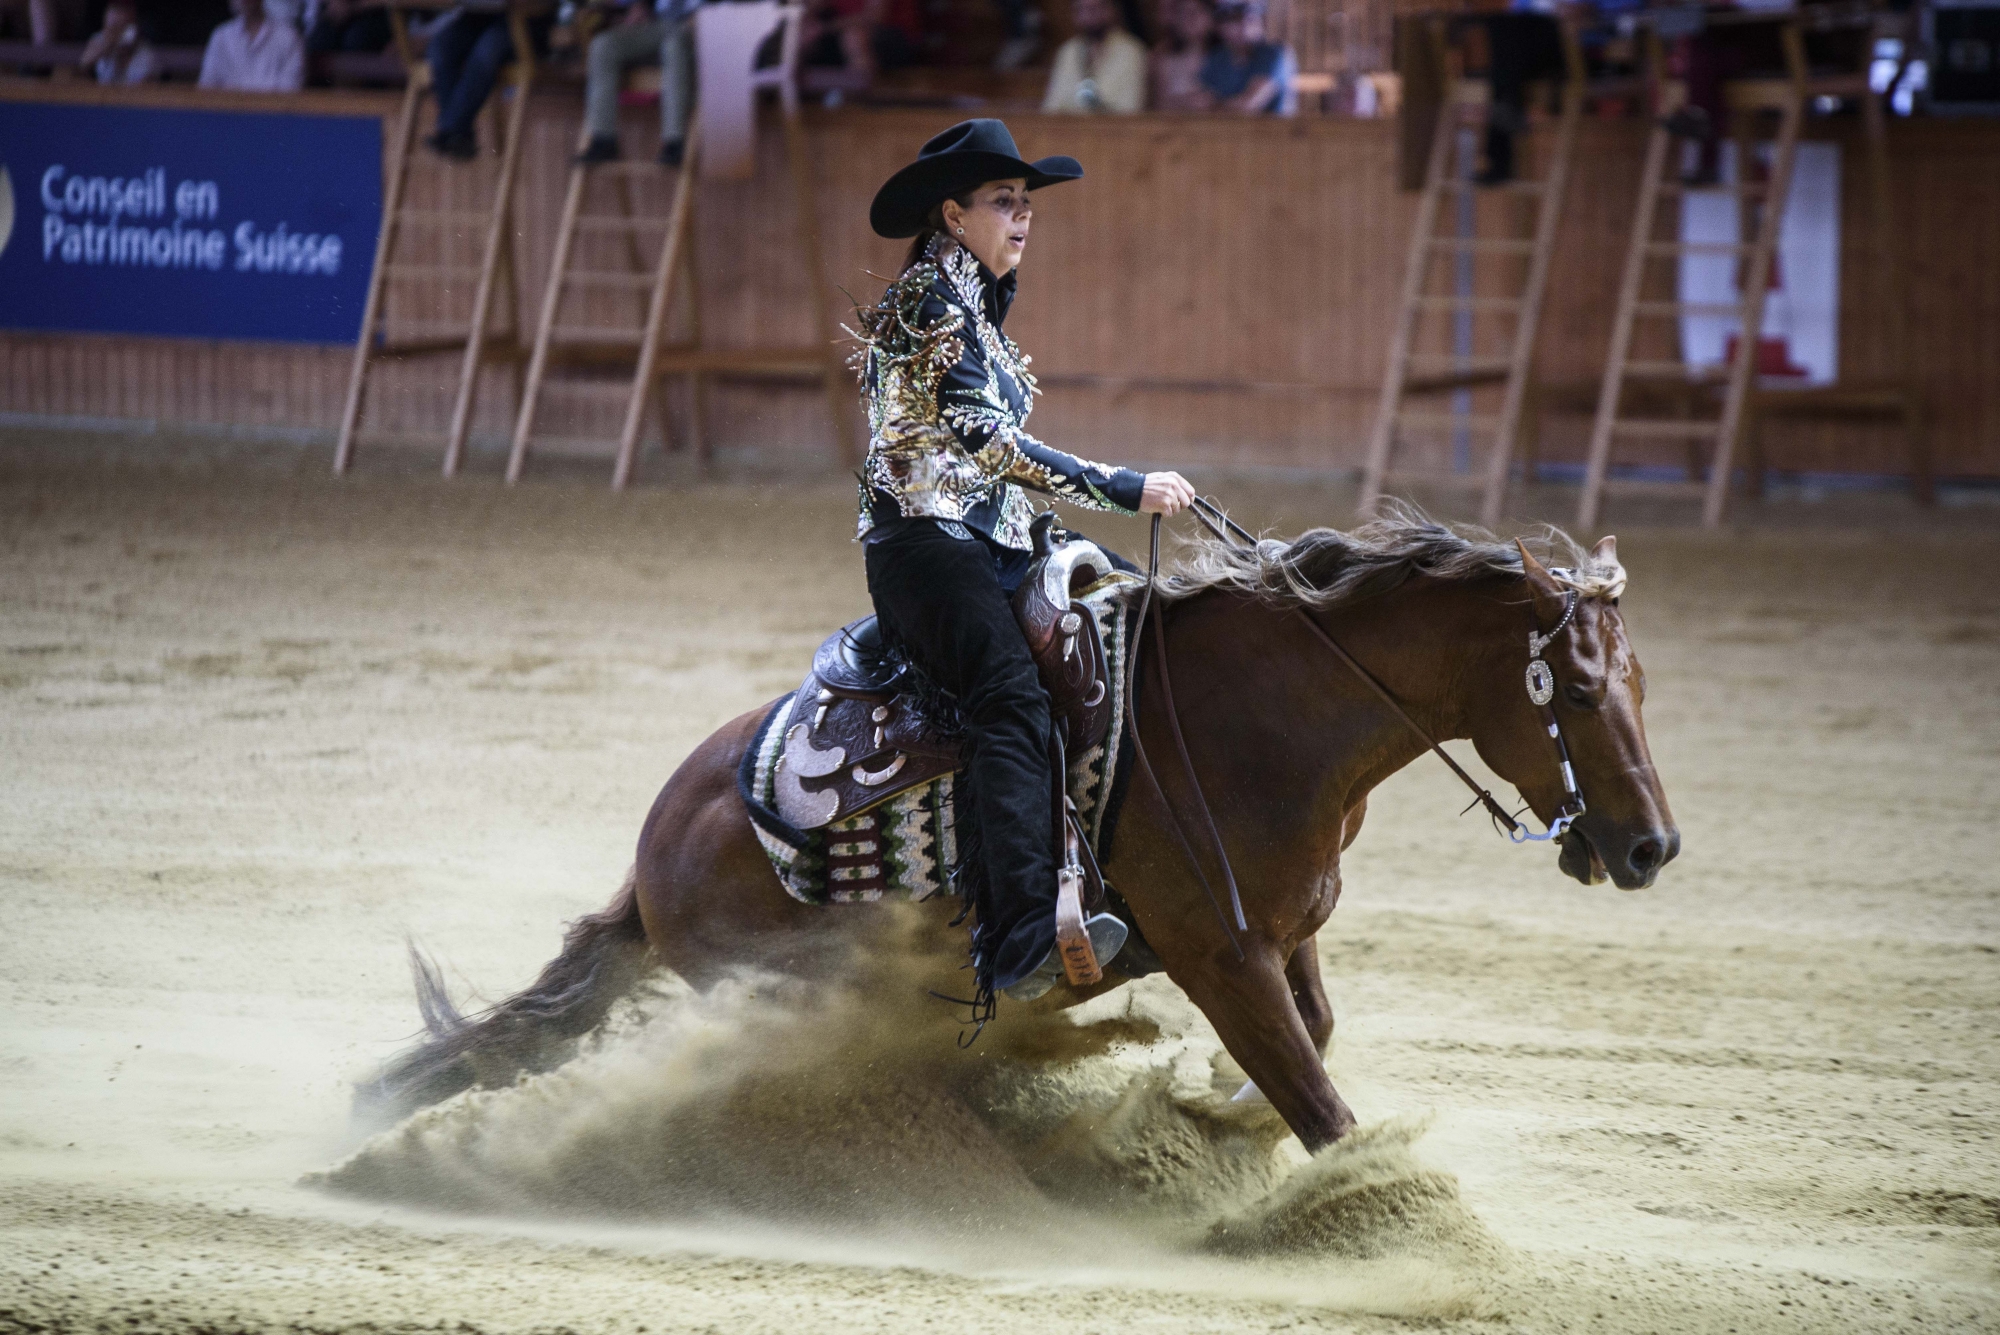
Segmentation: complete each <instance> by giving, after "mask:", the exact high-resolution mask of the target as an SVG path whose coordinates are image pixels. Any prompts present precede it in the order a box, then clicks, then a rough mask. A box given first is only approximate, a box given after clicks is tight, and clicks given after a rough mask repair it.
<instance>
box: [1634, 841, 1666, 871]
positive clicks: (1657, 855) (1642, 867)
mask: <svg viewBox="0 0 2000 1335" xmlns="http://www.w3.org/2000/svg"><path fill="white" fill-rule="evenodd" d="M1625 860H1626V861H1627V862H1630V863H1631V864H1632V870H1633V871H1636V872H1638V873H1640V874H1641V875H1644V874H1645V873H1647V872H1649V871H1653V870H1656V869H1657V868H1658V867H1659V865H1660V864H1661V863H1663V862H1665V861H1666V860H1667V858H1666V851H1665V850H1664V849H1662V848H1661V847H1660V841H1659V840H1657V839H1641V840H1640V841H1639V842H1638V843H1636V844H1634V845H1632V851H1631V852H1630V853H1628V854H1626V855H1625Z"/></svg>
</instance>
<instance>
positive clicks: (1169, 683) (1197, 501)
mask: <svg viewBox="0 0 2000 1335" xmlns="http://www.w3.org/2000/svg"><path fill="white" fill-rule="evenodd" d="M1189 513H1190V514H1192V515H1193V516H1194V517H1195V518H1196V519H1197V520H1199V521H1200V522H1201V524H1202V526H1203V527H1204V528H1206V529H1208V531H1209V532H1211V533H1213V534H1214V535H1215V536H1216V538H1217V539H1218V540H1220V541H1222V542H1225V543H1228V544H1229V545H1230V546H1234V547H1254V546H1256V543H1257V540H1256V538H1255V537H1253V536H1252V535H1251V534H1250V532H1249V530H1247V529H1245V528H1244V527H1243V526H1242V525H1241V524H1238V523H1237V522H1236V521H1235V520H1233V519H1231V518H1230V517H1229V515H1228V514H1227V513H1226V512H1224V510H1223V509H1222V507H1221V506H1219V505H1217V504H1216V503H1215V502H1214V501H1212V500H1210V499H1209V498H1208V497H1206V496H1197V497H1195V498H1194V500H1193V501H1192V502H1191V503H1190V506H1189ZM1159 574H1160V516H1159V515H1157V514H1156V515H1154V516H1153V528H1152V537H1151V550H1150V552H1149V554H1148V556H1147V566H1146V590H1145V592H1144V593H1143V594H1142V595H1141V596H1140V600H1139V614H1138V616H1137V617H1136V618H1135V620H1134V625H1135V626H1136V627H1137V629H1136V631H1135V632H1134V633H1135V634H1136V635H1138V636H1139V637H1140V643H1139V644H1138V646H1136V647H1135V648H1134V649H1133V651H1132V655H1131V659H1130V662H1129V663H1128V664H1127V679H1126V683H1125V684H1126V691H1125V699H1126V702H1127V704H1126V709H1127V712H1128V718H1129V722H1130V727H1131V730H1132V751H1133V754H1134V756H1136V757H1137V759H1138V761H1139V768H1140V770H1141V771H1142V772H1143V773H1144V774H1145V776H1146V779H1147V782H1149V783H1150V784H1152V786H1153V792H1154V793H1155V794H1157V795H1158V797H1159V799H1160V806H1161V808H1162V809H1163V810H1165V812H1166V813H1167V828H1168V830H1169V831H1170V832H1171V833H1172V834H1173V836H1174V841H1175V842H1176V843H1177V844H1179V845H1180V850H1181V855H1182V856H1183V857H1185V858H1186V859H1187V863H1188V865H1189V866H1190V867H1192V868H1193V869H1194V874H1195V877H1196V879H1197V880H1199V881H1200V882H1201V888H1202V889H1203V890H1204V891H1205V892H1206V893H1207V895H1208V902H1209V904H1210V905H1211V906H1213V907H1214V909H1215V915H1216V917H1217V918H1218V919H1219V920H1220V921H1221V923H1222V930H1223V933H1224V934H1225V935H1226V936H1228V937H1229V944H1230V945H1231V946H1232V947H1234V948H1235V951H1236V958H1237V959H1239V960H1241V959H1242V958H1243V946H1242V944H1241V943H1240V942H1238V941H1237V939H1236V933H1237V932H1239V931H1242V932H1247V931H1248V930H1250V924H1249V922H1248V921H1247V920H1246V919H1245V918H1244V916H1243V897H1242V895H1241V893H1240V892H1239V891H1238V890H1237V887H1236V873H1235V871H1234V869H1233V868H1231V867H1230V865H1229V853H1228V850H1227V849H1225V848H1224V847H1223V843H1222V834H1221V832H1220V831H1219V830H1217V829H1216V826H1215V817H1214V816H1213V815H1212V814H1211V813H1210V811H1209V808H1208V799H1207V798H1206V797H1205V796H1203V794H1202V791H1201V780H1200V778H1198V777H1197V776H1196V774H1195V772H1194V761H1193V760H1192V759H1191V758H1190V757H1189V755H1188V749H1187V740H1186V738H1185V737H1183V736H1182V734H1181V721H1180V711H1179V710H1178V709H1177V708H1175V706H1174V685H1173V676H1172V674H1171V673H1170V672H1169V671H1168V669H1167V627H1166V619H1165V617H1164V616H1163V615H1162V614H1161V612H1160V608H1159V605H1158V604H1157V603H1155V602H1154V601H1153V585H1154V583H1155V582H1156V581H1157V580H1158V578H1159ZM1579 601H1580V598H1579V596H1578V594H1577V591H1576V590H1575V589H1567V590H1565V591H1564V594H1563V614H1562V617H1561V618H1560V619H1559V620H1558V621H1557V622H1556V624H1555V627H1554V629H1552V630H1550V631H1549V632H1548V633H1547V634H1546V635H1545V634H1543V633H1541V629H1540V626H1539V623H1536V624H1531V625H1530V627H1529V630H1528V668H1527V678H1526V680H1527V687H1528V699H1529V701H1530V703H1532V704H1534V705H1535V706H1537V707H1538V708H1539V709H1540V710H1541V712H1542V724H1543V726H1544V727H1545V728H1546V729H1547V731H1548V735H1549V737H1550V739H1551V740H1553V741H1554V742H1555V747H1556V758H1557V762H1558V764H1559V765H1560V766H1561V769H1562V778H1563V790H1564V798H1563V804H1562V806H1561V807H1560V808H1558V809H1557V811H1556V816H1555V819H1554V820H1552V821H1550V822H1549V827H1548V829H1546V830H1544V831H1543V832H1542V833H1540V834H1536V833H1534V832H1533V831H1532V830H1530V829H1528V827H1527V826H1526V825H1523V824H1522V823H1521V822H1520V821H1518V820H1516V819H1515V818H1514V815H1513V814H1510V813H1509V812H1508V811H1507V809H1506V808H1505V807H1503V806H1501V805H1500V803H1499V802H1498V800H1496V799H1495V798H1494V796H1493V794H1492V793H1490V792H1488V791H1487V790H1486V789H1484V788H1482V787H1480V786H1479V784H1478V782H1477V781H1476V780H1475V779H1474V778H1473V777H1472V776H1471V775H1470V774H1467V773H1466V772H1465V769H1464V768H1463V767H1462V766H1461V765H1460V764H1459V763H1458V762H1457V761H1456V760H1453V759H1452V758H1451V754H1450V753H1449V752H1448V751H1446V750H1445V749H1444V747H1443V746H1441V745H1440V744H1439V743H1438V740H1437V739H1436V738H1435V737H1433V736H1431V734H1430V732H1429V731H1428V730H1426V729H1425V727H1424V726H1423V725H1422V724H1421V723H1418V722H1417V721H1416V720H1415V719H1414V718H1411V717H1410V713H1409V711H1408V710H1406V709H1404V708H1403V706H1402V705H1401V704H1400V703H1398V702H1397V700H1396V697H1395V696H1393V695H1391V694H1390V693H1389V690H1388V688H1387V687H1385V686H1383V685H1382V683H1381V682H1380V681H1378V680H1376V678H1375V674H1374V673H1372V672H1370V671H1369V670H1368V669H1367V668H1365V667H1363V666H1362V665H1361V664H1360V663H1359V662H1358V661H1357V660H1356V659H1355V657H1354V655H1352V654H1350V653H1348V652H1347V650H1345V649H1343V648H1342V647H1341V645H1340V642H1339V641H1337V640H1335V639H1334V638H1333V636H1331V635H1329V634H1328V633H1327V631H1326V628H1325V627H1324V626H1322V625H1320V624H1319V623H1318V622H1317V621H1315V620H1313V619H1312V618H1311V617H1310V616H1308V615H1306V613H1305V610H1304V609H1303V608H1295V609H1293V614H1294V615H1295V616H1296V617H1297V618H1298V619H1299V621H1300V622H1301V623H1303V624H1304V625H1305V627H1306V629H1307V630H1309V631H1311V632H1312V634H1313V637H1314V638H1315V639H1317V640H1318V641H1319V642H1320V643H1321V644H1324V645H1325V646H1326V647H1327V648H1328V649H1330V650H1332V651H1333V655H1334V657H1336V658H1338V659H1339V660H1340V661H1341V662H1342V663H1344V664H1346V665H1347V667H1348V668H1349V669H1350V670H1351V671H1352V672H1353V673H1354V675H1355V676H1357V677H1359V678H1360V679H1361V681H1362V682H1363V683H1364V684H1365V685H1366V686H1367V687H1368V689H1369V690H1371V691H1373V692H1374V693H1375V695H1376V696H1377V697H1378V698H1379V699H1380V700H1381V701H1382V703H1383V704H1385V705H1387V706H1388V707H1389V711H1390V712H1391V713H1393V714H1394V715H1395V716H1396V717H1397V718H1399V719H1401V720H1402V721H1403V724H1404V726H1406V727H1408V728H1409V730H1410V731H1411V732H1413V733H1415V734H1416V735H1417V736H1418V737H1419V738H1421V739H1422V740H1423V743H1424V745H1425V746H1426V747H1428V748H1429V749H1430V751H1431V753H1432V754H1433V755H1435V756H1437V758H1438V759H1439V760H1442V761H1443V762H1444V763H1445V765H1446V766H1447V767H1448V768H1449V769H1450V770H1451V772H1452V773H1453V774H1455V775H1457V776H1458V780H1459V782H1460V783H1463V784H1464V785H1465V786H1466V787H1467V788H1468V789H1470V790H1471V791H1472V794H1473V798H1472V802H1471V804H1470V805H1468V806H1467V807H1466V808H1465V810H1466V811H1470V810H1472V808H1473V807H1483V808H1485V810H1486V814H1487V816H1488V817H1489V818H1491V819H1492V821H1493V823H1494V826H1495V827H1496V828H1498V829H1500V830H1501V831H1502V832H1503V833H1505V834H1506V836H1507V838H1508V839H1509V840H1510V841H1512V842H1514V843H1517V844H1521V843H1543V842H1547V841H1549V840H1553V839H1560V838H1561V837H1562V836H1563V835H1564V834H1565V833H1566V832H1567V831H1568V830H1569V828H1570V826H1571V825H1573V824H1575V823H1576V821H1577V820H1578V818H1580V817H1581V816H1582V815H1583V814H1584V812H1585V811H1586V810H1588V808H1587V807H1586V806H1585V804H1584V800H1583V794H1582V792H1580V791H1579V790H1578V788H1577V784H1576V769H1575V767H1574V766H1573V765H1571V764H1570V759H1569V747H1568V746H1567V745H1566V744H1565V743H1564V741H1563V735H1562V728H1561V726H1560V725H1559V724H1558V723H1557V721H1556V715H1555V710H1554V709H1552V708H1551V707H1550V702H1551V701H1552V700H1554V698H1555V673H1554V671H1553V670H1552V669H1551V668H1550V667H1549V665H1548V663H1547V662H1545V661H1544V660H1543V658H1542V654H1543V652H1544V651H1546V650H1547V648H1548V647H1549V645H1550V644H1551V643H1553V642H1554V641H1555V639H1556V637H1557V636H1559V635H1561V634H1562V633H1563V632H1564V631H1565V630H1567V629H1569V627H1570V624H1571V623H1572V622H1573V621H1574V620H1575V618H1576V609H1577V604H1578V603H1579ZM1149 612H1150V613H1151V615H1152V619H1153V643H1154V646H1155V649H1154V654H1153V660H1154V663H1155V666H1156V667H1157V669H1158V671H1159V675H1160V702H1161V704H1163V705H1164V706H1165V707H1166V714H1167V724H1168V727H1169V728H1170V730H1171V732H1172V735H1173V741H1174V751H1175V753H1176V755H1177V756H1178V757H1179V759H1180V767H1181V777H1182V778H1184V779H1185V780H1186V782H1187V787H1188V791H1189V792H1191V793H1192V794H1193V795H1194V806H1195V810H1196V811H1197V812H1199V813H1200V815H1201V823H1202V826H1203V829H1204V832H1205V833H1206V834H1207V835H1208V843H1209V845H1210V847H1211V848H1213V849H1214V851H1215V859H1216V861H1217V862H1218V863H1219V864H1220V865H1221V868H1222V880H1223V886H1224V888H1225V889H1226V890H1227V891H1228V892H1229V909H1230V911H1229V913H1228V914H1227V915H1225V914H1224V913H1223V911H1222V903H1221V901H1220V900H1219V899H1218V898H1217V897H1216V894H1215V889H1214V887H1213V886H1211V885H1210V884H1209V880H1208V873H1207V872H1206V871H1204V870H1203V868H1202V865H1201V859H1200V858H1198V857H1196V856H1195V852H1194V847H1193V845H1192V844H1191V843H1190V842H1189V840H1188V837H1187V832H1186V831H1185V830H1183V829H1182V827H1181V821H1180V815H1179V813H1178V812H1176V811H1175V810H1174V804H1173V801H1172V800H1171V799H1170V798H1168V796H1167V792H1166V789H1165V788H1163V787H1162V786H1161V784H1160V779H1159V775H1158V774H1156V773H1155V772H1154V770H1153V762H1152V760H1151V758H1149V757H1148V756H1147V754H1146V743H1145V741H1144V740H1143V739H1142V738H1141V737H1140V735H1139V716H1138V701H1139V660H1140V658H1141V657H1143V656H1144V652H1145V641H1144V636H1145V630H1146V617H1147V614H1148V613H1149ZM1529 615H1530V616H1531V617H1532V616H1533V612H1532V611H1530V613H1529ZM1460 814H1461V815H1463V814H1464V813H1463V812H1461V813H1460ZM1232 919H1233V920H1234V922H1233V927H1232Z"/></svg>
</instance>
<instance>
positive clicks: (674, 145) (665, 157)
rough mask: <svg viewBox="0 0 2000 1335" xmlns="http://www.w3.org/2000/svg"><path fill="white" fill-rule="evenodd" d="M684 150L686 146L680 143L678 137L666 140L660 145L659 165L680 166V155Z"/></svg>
mask: <svg viewBox="0 0 2000 1335" xmlns="http://www.w3.org/2000/svg"><path fill="white" fill-rule="evenodd" d="M686 151H687V150H686V148H685V147H684V146H683V145H682V143H681V141H680V140H678V139H669V140H667V141H666V142H665V143H663V144H661V145H660V165H661V166H662V167H678V166H680V165H681V157H682V155H683V154H684V153H686Z"/></svg>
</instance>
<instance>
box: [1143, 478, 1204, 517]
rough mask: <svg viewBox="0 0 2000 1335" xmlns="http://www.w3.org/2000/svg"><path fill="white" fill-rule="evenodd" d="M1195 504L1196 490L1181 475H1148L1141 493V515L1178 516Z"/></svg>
mask: <svg viewBox="0 0 2000 1335" xmlns="http://www.w3.org/2000/svg"><path fill="white" fill-rule="evenodd" d="M1193 503H1194V488H1193V487H1192V486H1191V485H1189V483H1188V480H1187V479H1186V478H1184V477H1182V476H1181V475H1180V474H1179V473H1148V474H1146V489H1145V490H1144V491H1142V492H1140V493H1139V513H1141V514H1148V515H1177V514H1179V513H1180V512H1181V511H1183V510H1185V509H1187V508H1188V506H1189V505H1191V504H1193Z"/></svg>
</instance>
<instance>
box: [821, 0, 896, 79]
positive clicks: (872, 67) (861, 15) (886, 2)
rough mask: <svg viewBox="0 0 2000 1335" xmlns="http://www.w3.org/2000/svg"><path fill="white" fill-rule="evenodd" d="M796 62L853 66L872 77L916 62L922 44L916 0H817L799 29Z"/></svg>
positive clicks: (850, 67)
mask: <svg viewBox="0 0 2000 1335" xmlns="http://www.w3.org/2000/svg"><path fill="white" fill-rule="evenodd" d="M799 43H800V48H799V59H800V63H802V64H806V65H814V66H818V67H820V68H823V69H846V70H853V71H855V72H856V73H857V74H858V75H859V76H860V78H861V82H863V83H873V82H874V80H875V76H876V75H877V74H879V73H880V72H881V71H883V70H892V69H897V68H900V67H901V66H904V65H909V64H913V63H915V61H916V59H917V56H918V55H919V53H920V52H921V51H922V49H923V20H922V15H921V11H920V10H919V9H918V7H917V0H816V3H814V4H812V5H811V6H810V7H809V8H808V9H807V11H806V17H805V21H804V22H803V23H802V24H801V25H800V30H799Z"/></svg>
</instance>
